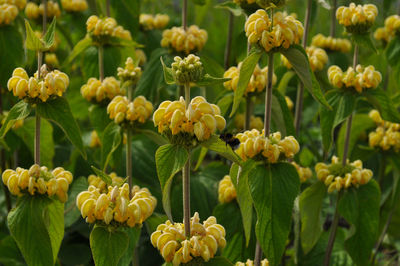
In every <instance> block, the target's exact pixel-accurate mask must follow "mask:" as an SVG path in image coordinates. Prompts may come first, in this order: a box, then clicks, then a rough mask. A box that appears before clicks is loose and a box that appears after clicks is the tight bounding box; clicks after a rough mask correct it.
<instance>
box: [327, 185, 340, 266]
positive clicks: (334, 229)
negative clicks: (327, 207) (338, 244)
mask: <svg viewBox="0 0 400 266" xmlns="http://www.w3.org/2000/svg"><path fill="white" fill-rule="evenodd" d="M341 196H342V192H339V193H338V195H337V199H336V206H335V214H334V216H333V221H332V225H331V233H330V235H329V240H328V246H327V248H326V252H325V259H324V266H329V261H330V259H331V254H332V250H333V244H334V243H335V238H336V232H337V228H338V225H339V211H338V205H339V200H340V198H341Z"/></svg>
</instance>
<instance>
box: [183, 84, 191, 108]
mask: <svg viewBox="0 0 400 266" xmlns="http://www.w3.org/2000/svg"><path fill="white" fill-rule="evenodd" d="M184 88H185V102H186V108H187V107H188V105H189V103H190V84H189V83H187V84H185V85H184Z"/></svg>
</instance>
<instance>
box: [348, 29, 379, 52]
mask: <svg viewBox="0 0 400 266" xmlns="http://www.w3.org/2000/svg"><path fill="white" fill-rule="evenodd" d="M351 38H352V39H353V42H355V43H356V44H357V45H359V46H362V47H365V48H369V49H371V50H372V51H374V52H375V53H378V50H377V49H376V47H375V44H374V42H373V41H372V39H371V34H369V33H367V34H352V35H351Z"/></svg>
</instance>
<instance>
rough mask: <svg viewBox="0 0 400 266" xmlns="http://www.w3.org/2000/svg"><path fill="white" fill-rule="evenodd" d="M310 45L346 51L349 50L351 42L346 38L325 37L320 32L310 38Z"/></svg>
mask: <svg viewBox="0 0 400 266" xmlns="http://www.w3.org/2000/svg"><path fill="white" fill-rule="evenodd" d="M311 45H312V46H316V47H319V48H322V49H325V50H330V51H339V52H342V53H348V52H349V51H350V50H351V42H350V41H349V40H347V39H341V38H332V37H331V36H328V37H325V36H324V35H322V34H317V35H315V36H314V37H313V38H312V42H311Z"/></svg>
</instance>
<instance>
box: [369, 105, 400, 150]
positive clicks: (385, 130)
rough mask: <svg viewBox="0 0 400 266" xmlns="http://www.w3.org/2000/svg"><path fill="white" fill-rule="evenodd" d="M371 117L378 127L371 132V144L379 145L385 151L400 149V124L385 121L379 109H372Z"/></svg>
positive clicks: (373, 145)
mask: <svg viewBox="0 0 400 266" xmlns="http://www.w3.org/2000/svg"><path fill="white" fill-rule="evenodd" d="M369 117H370V118H371V119H372V120H373V121H374V122H375V124H376V125H377V128H376V130H375V131H373V132H371V133H369V146H371V147H379V148H381V149H382V150H384V151H387V150H390V149H393V150H394V151H395V152H399V151H400V124H397V123H391V122H389V121H384V120H383V119H382V117H381V115H380V114H379V112H378V111H377V110H372V111H371V112H370V113H369Z"/></svg>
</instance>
